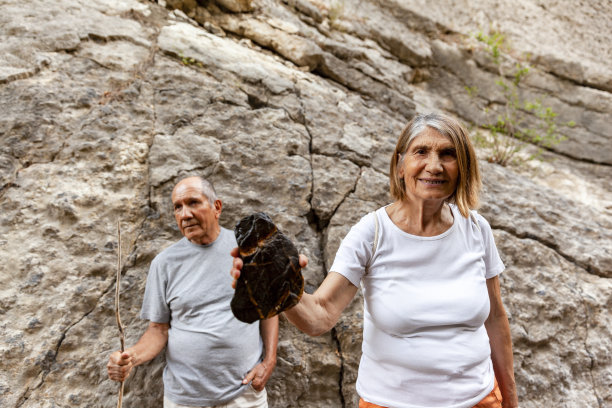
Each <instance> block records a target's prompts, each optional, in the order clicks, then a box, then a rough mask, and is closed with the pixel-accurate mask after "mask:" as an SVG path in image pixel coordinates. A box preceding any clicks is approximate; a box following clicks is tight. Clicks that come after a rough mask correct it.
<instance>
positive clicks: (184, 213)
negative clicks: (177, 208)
mask: <svg viewBox="0 0 612 408" xmlns="http://www.w3.org/2000/svg"><path fill="white" fill-rule="evenodd" d="M180 216H181V218H191V217H192V214H191V209H190V208H189V207H188V206H183V207H182V208H181V212H180Z"/></svg>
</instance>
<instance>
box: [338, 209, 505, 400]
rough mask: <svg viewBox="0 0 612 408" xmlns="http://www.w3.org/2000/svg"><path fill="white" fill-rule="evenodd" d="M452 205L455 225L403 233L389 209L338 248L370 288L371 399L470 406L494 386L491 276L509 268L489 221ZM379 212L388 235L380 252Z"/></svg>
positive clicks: (350, 274) (354, 277)
mask: <svg viewBox="0 0 612 408" xmlns="http://www.w3.org/2000/svg"><path fill="white" fill-rule="evenodd" d="M451 210H452V214H453V216H454V222H453V225H452V226H451V227H450V228H449V229H448V230H447V231H445V232H444V233H443V234H441V235H437V236H434V237H421V236H416V235H411V234H408V233H406V232H404V231H402V230H401V229H400V228H399V227H397V226H396V225H395V224H394V223H393V222H392V221H391V219H390V218H389V215H388V214H387V211H386V209H385V208H384V207H383V208H380V209H378V210H377V211H376V213H375V214H374V213H370V214H368V215H366V216H365V217H363V218H362V219H361V220H360V221H359V222H358V223H357V224H356V225H354V226H353V227H352V228H351V230H350V231H349V233H348V234H347V235H346V237H345V238H344V239H343V240H342V244H341V245H340V248H339V249H338V252H337V254H336V258H335V260H334V264H333V265H332V267H331V271H333V272H338V273H340V274H342V275H343V276H345V277H346V278H347V279H348V280H349V281H350V282H351V283H352V284H354V285H355V286H359V285H360V283H361V285H362V291H363V297H364V327H363V346H362V351H363V353H362V357H361V362H360V364H359V374H358V378H357V392H358V394H359V395H360V396H361V398H363V399H364V400H366V401H368V402H372V403H375V404H378V405H382V406H385V407H390V408H424V407H427V408H438V407H444V408H467V407H472V406H474V405H476V404H477V403H478V402H480V400H482V399H483V398H484V397H485V396H486V395H487V394H488V393H490V392H491V390H492V389H493V386H494V373H493V365H492V362H491V357H490V355H491V349H490V346H489V338H488V336H487V332H486V329H485V327H484V322H485V320H486V318H487V317H488V315H489V306H490V303H489V296H488V291H487V285H486V280H487V279H489V278H492V277H494V276H496V275H498V274H499V273H501V272H502V271H503V269H504V265H503V263H502V261H501V259H500V257H499V254H498V252H497V248H496V247H495V243H494V241H493V234H492V232H491V227H490V226H489V224H488V222H487V221H486V220H485V219H484V218H483V217H482V216H480V215H479V214H477V213H475V212H472V214H473V215H474V217H473V218H474V219H472V218H471V217H470V218H465V217H463V216H462V215H461V213H460V212H459V211H458V209H457V207H456V206H454V205H451ZM374 216H377V217H378V219H379V238H378V244H377V249H376V251H375V253H374V255H373V256H372V242H373V240H374V231H375V221H374V218H373V217H374ZM476 222H478V225H476ZM370 258H371V260H370ZM368 260H370V268H369V271H368V273H367V274H365V265H366V263H367V262H368Z"/></svg>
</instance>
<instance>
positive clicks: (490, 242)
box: [475, 213, 505, 279]
mask: <svg viewBox="0 0 612 408" xmlns="http://www.w3.org/2000/svg"><path fill="white" fill-rule="evenodd" d="M475 215H476V219H477V220H478V225H479V226H480V232H481V234H482V242H483V245H484V251H485V255H484V263H485V268H486V273H485V278H487V279H491V278H494V277H495V276H497V275H499V274H500V273H502V272H503V271H504V269H505V266H504V263H503V262H502V260H501V258H500V256H499V252H498V251H497V247H496V246H495V239H494V238H493V231H492V230H491V226H490V225H489V222H488V221H487V220H486V219H485V218H484V217H483V216H482V215H480V214H478V213H475Z"/></svg>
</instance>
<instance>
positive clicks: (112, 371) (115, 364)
mask: <svg viewBox="0 0 612 408" xmlns="http://www.w3.org/2000/svg"><path fill="white" fill-rule="evenodd" d="M134 362H135V359H134V356H132V354H131V352H128V351H124V352H123V353H122V352H121V351H115V352H114V353H113V354H111V356H110V358H109V359H108V364H107V365H106V370H107V371H108V378H110V379H111V380H113V381H125V380H126V379H127V378H128V377H129V376H130V372H131V371H132V368H133V367H134Z"/></svg>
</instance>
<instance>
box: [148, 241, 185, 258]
mask: <svg viewBox="0 0 612 408" xmlns="http://www.w3.org/2000/svg"><path fill="white" fill-rule="evenodd" d="M185 245H186V238H184V237H183V238H181V239H179V240H178V241H176V242H173V243H172V244H170V245H169V246H167V247H166V248H164V249H162V251H161V252H159V253H158V254H157V255H156V256H155V258H153V263H160V262H164V261H165V260H167V259H168V258H170V257H172V256H174V255H176V254H177V253H180V252H182V251H183V250H184V249H185Z"/></svg>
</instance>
